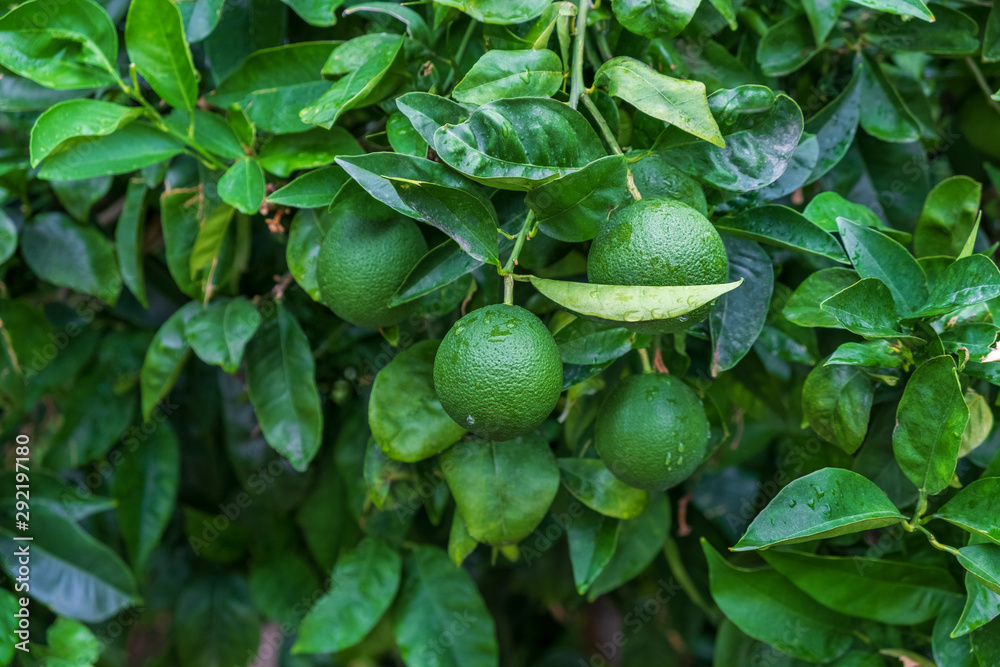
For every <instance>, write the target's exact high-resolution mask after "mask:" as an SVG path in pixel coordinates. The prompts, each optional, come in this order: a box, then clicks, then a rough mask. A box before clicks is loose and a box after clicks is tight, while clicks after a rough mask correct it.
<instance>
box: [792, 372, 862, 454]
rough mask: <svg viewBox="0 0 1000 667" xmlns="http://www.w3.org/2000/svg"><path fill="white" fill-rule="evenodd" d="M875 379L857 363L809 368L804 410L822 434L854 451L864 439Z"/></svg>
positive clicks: (842, 446) (803, 402)
mask: <svg viewBox="0 0 1000 667" xmlns="http://www.w3.org/2000/svg"><path fill="white" fill-rule="evenodd" d="M874 394H875V383H874V382H873V381H872V380H871V379H870V378H869V377H868V375H867V374H866V373H865V372H864V371H862V370H861V369H859V368H855V367H854V366H842V365H830V364H825V365H822V366H816V367H815V368H813V369H812V371H810V372H809V375H808V377H807V378H806V382H805V385H803V387H802V413H803V416H804V417H805V420H806V421H807V422H808V423H809V426H811V427H812V428H813V430H814V431H816V433H818V434H819V435H820V437H821V438H823V439H824V440H826V441H827V442H832V443H833V444H835V445H837V446H838V447H840V448H841V449H843V450H844V451H845V452H847V453H848V454H853V453H854V452H856V451H857V450H858V448H859V447H860V446H861V443H862V442H864V439H865V434H866V433H867V432H868V417H869V415H870V413H871V409H872V400H873V398H874Z"/></svg>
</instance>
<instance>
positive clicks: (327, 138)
mask: <svg viewBox="0 0 1000 667" xmlns="http://www.w3.org/2000/svg"><path fill="white" fill-rule="evenodd" d="M362 152H363V151H362V149H361V146H359V145H358V142H357V141H356V140H355V139H354V137H352V136H351V135H350V133H349V132H347V131H346V130H344V129H343V128H340V127H335V128H332V129H328V130H320V129H313V130H310V131H309V132H301V133H297V134H286V135H281V136H277V137H274V138H273V139H271V140H270V141H268V142H267V143H266V144H264V146H263V147H262V148H261V149H260V156H259V160H260V166H262V167H263V168H264V169H266V170H267V171H268V172H270V173H272V174H275V175H276V176H281V177H282V178H287V177H288V176H290V175H291V174H292V172H293V171H298V170H299V169H312V168H313V167H324V166H326V165H328V164H329V163H331V162H333V159H334V158H336V157H338V156H342V155H359V154H361V153H362ZM332 194H336V193H332Z"/></svg>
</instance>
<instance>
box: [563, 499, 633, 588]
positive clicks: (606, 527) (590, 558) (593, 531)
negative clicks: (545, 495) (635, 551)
mask: <svg viewBox="0 0 1000 667" xmlns="http://www.w3.org/2000/svg"><path fill="white" fill-rule="evenodd" d="M580 511H581V514H580V516H578V517H576V518H575V519H573V520H572V521H571V522H570V524H569V525H568V526H567V527H566V539H567V541H568V542H569V560H570V564H571V565H572V567H573V581H574V583H575V584H576V592H577V593H579V594H580V595H584V594H586V592H587V590H588V589H589V588H590V587H591V585H592V584H593V583H594V581H595V580H596V579H597V577H599V576H600V574H601V572H603V571H604V568H605V567H607V565H608V563H610V562H611V558H612V557H613V556H614V554H615V549H616V547H617V546H618V531H619V529H620V527H621V523H619V521H618V520H617V519H613V518H611V517H609V516H605V515H603V514H600V513H598V512H594V511H593V510H590V509H587V508H585V507H582V508H580Z"/></svg>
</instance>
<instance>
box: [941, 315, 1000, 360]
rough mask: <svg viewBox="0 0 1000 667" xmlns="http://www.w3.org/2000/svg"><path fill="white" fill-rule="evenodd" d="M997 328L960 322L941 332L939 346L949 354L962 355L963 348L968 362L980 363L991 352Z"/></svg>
mask: <svg viewBox="0 0 1000 667" xmlns="http://www.w3.org/2000/svg"><path fill="white" fill-rule="evenodd" d="M998 333H1000V332H998V331H997V327H996V326H995V325H993V324H988V323H986V322H962V323H960V324H956V325H955V327H954V328H951V329H945V330H944V331H942V332H941V334H940V338H941V344H942V345H943V346H944V351H945V352H947V353H949V354H956V355H958V354H962V353H961V349H962V348H964V349H965V350H966V351H967V352H968V353H969V360H970V361H978V362H982V361H983V360H984V359H985V358H986V357H987V356H988V355H989V354H990V353H991V352H992V351H993V349H992V348H993V344H994V343H995V342H996V340H997V334H998Z"/></svg>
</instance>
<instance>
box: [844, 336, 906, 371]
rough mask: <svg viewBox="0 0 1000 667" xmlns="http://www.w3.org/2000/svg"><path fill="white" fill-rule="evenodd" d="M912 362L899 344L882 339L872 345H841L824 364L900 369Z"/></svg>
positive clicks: (874, 341)
mask: <svg viewBox="0 0 1000 667" xmlns="http://www.w3.org/2000/svg"><path fill="white" fill-rule="evenodd" d="M911 361H912V358H910V355H909V350H908V349H907V348H905V347H904V346H903V345H901V344H899V343H893V342H891V341H888V340H885V339H881V340H873V341H871V342H870V343H841V344H840V346H839V347H838V348H837V349H836V350H834V352H833V354H831V355H830V356H829V357H828V358H827V360H826V361H825V362H824V364H825V365H826V366H834V365H838V364H846V365H848V366H864V367H865V368H899V367H901V366H904V365H905V364H907V363H909V362H911Z"/></svg>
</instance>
